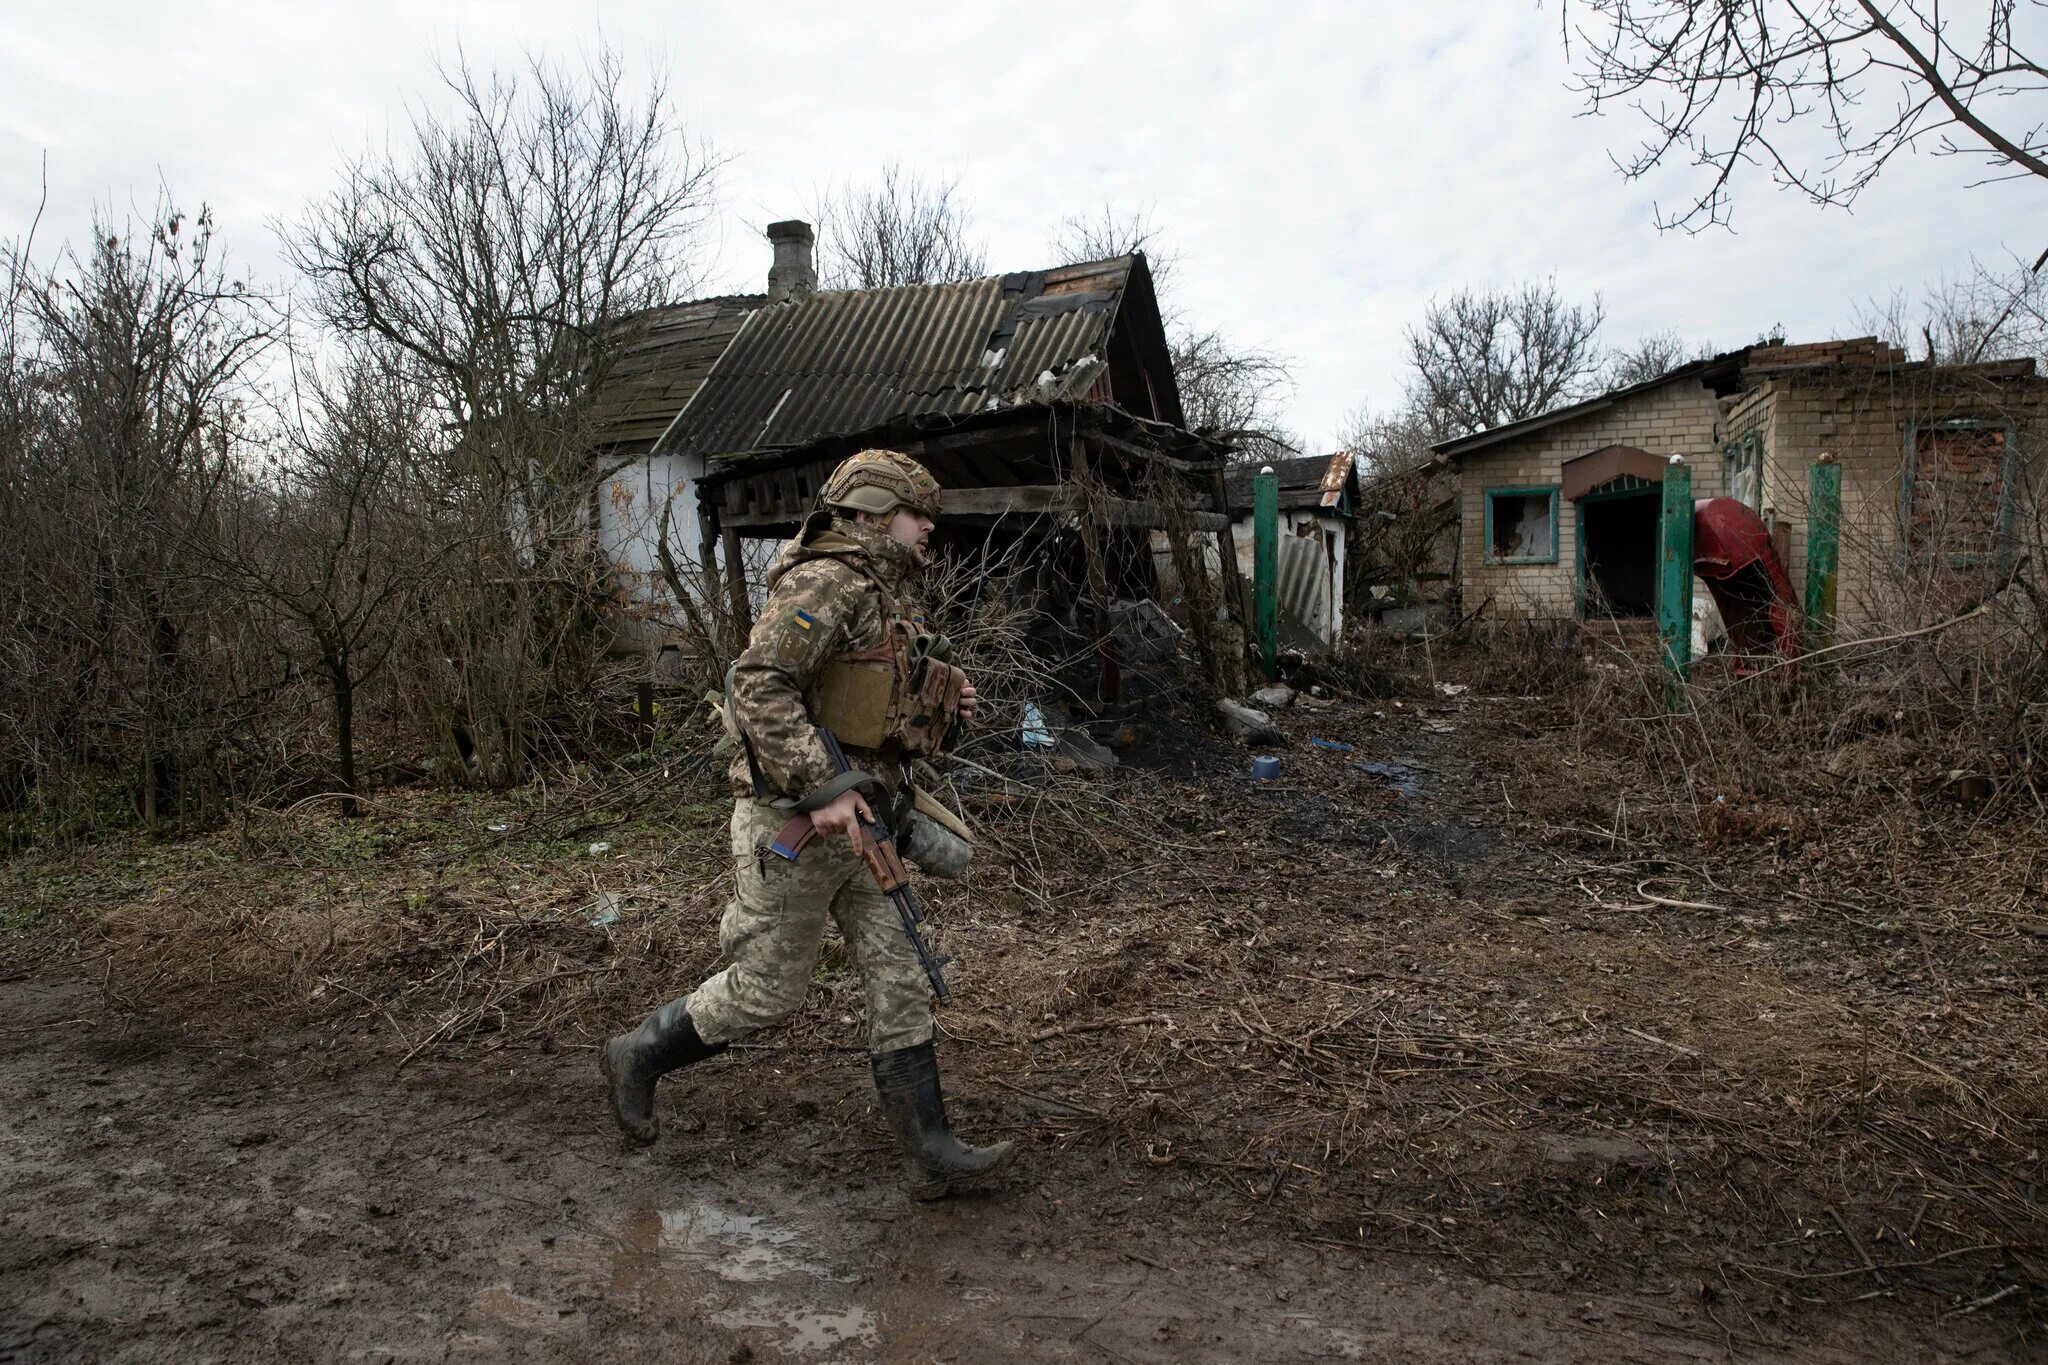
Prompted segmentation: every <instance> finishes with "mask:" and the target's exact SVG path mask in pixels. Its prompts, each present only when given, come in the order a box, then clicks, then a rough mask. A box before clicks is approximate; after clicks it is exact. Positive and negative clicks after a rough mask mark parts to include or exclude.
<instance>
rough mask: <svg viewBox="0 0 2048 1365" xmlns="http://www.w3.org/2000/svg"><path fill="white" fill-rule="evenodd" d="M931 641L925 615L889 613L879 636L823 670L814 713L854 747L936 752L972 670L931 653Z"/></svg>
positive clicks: (954, 716) (816, 688) (956, 716)
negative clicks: (927, 631) (967, 670)
mask: <svg viewBox="0 0 2048 1365" xmlns="http://www.w3.org/2000/svg"><path fill="white" fill-rule="evenodd" d="M930 642H931V637H930V636H929V635H927V634H926V633H925V630H924V618H922V617H919V616H905V615H903V614H902V613H900V612H891V613H889V614H888V616H887V618H886V622H885V624H884V626H883V630H882V638H881V640H880V641H879V642H878V643H876V644H874V645H871V646H869V647H867V648H865V649H851V650H847V651H844V652H842V653H840V654H836V655H834V656H833V657H832V658H831V659H830V660H828V661H827V662H826V664H825V666H824V668H822V669H821V670H819V674H818V678H817V682H816V683H815V685H814V687H813V689H812V696H811V718H812V719H813V720H815V721H816V722H817V723H818V724H819V725H821V726H823V727H824V728H825V729H827V730H830V731H831V732H832V733H833V734H834V735H836V736H838V738H839V742H840V743H841V744H844V745H846V746H848V747H850V748H855V749H884V748H888V747H891V746H895V747H898V748H900V749H901V750H902V752H904V753H905V754H909V755H912V756H917V755H926V754H935V753H937V752H938V751H939V749H940V747H941V746H942V745H944V744H945V742H946V735H947V732H948V731H950V730H951V729H952V728H953V726H954V724H955V723H956V722H957V721H958V720H959V718H960V692H961V689H962V688H963V687H964V686H965V685H966V682H967V675H966V674H965V673H963V672H961V671H960V670H959V669H957V668H955V667H953V665H951V664H949V663H946V662H945V661H944V660H942V659H938V658H934V657H932V652H931V650H930Z"/></svg>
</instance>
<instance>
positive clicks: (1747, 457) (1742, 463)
mask: <svg viewBox="0 0 2048 1365" xmlns="http://www.w3.org/2000/svg"><path fill="white" fill-rule="evenodd" d="M1721 459H1722V460H1723V461H1724V462H1725V463H1726V465H1727V468H1726V470H1725V472H1724V474H1723V478H1724V480H1725V481H1726V483H1727V487H1728V492H1729V495H1730V496H1731V497H1732V496H1733V495H1734V493H1735V490H1736V488H1737V487H1739V486H1740V485H1739V482H1738V481H1739V480H1740V479H1741V478H1742V476H1744V475H1745V474H1751V473H1753V474H1755V475H1756V492H1757V502H1756V506H1755V507H1753V508H1752V509H1751V510H1753V511H1762V510H1763V492H1764V435H1763V433H1762V432H1761V431H1750V432H1745V433H1743V434H1742V435H1741V436H1738V437H1736V438H1735V439H1734V440H1732V441H1730V442H1728V444H1726V445H1724V446H1722V447H1721Z"/></svg>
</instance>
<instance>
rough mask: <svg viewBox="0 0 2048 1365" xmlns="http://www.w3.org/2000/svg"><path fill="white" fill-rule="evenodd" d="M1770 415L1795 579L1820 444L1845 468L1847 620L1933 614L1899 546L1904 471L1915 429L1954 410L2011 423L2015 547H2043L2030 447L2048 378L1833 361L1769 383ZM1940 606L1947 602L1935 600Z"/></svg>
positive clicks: (1773, 462)
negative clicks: (1926, 609) (1923, 605)
mask: <svg viewBox="0 0 2048 1365" xmlns="http://www.w3.org/2000/svg"><path fill="white" fill-rule="evenodd" d="M1768 387H1769V388H1770V389H1771V390H1772V391H1773V393H1774V414H1775V416H1774V423H1773V432H1772V437H1771V443H1770V452H1769V462H1768V463H1767V465H1766V470H1767V478H1766V485H1765V487H1766V493H1765V504H1766V510H1767V512H1774V513H1775V514H1777V515H1779V516H1782V517H1784V518H1786V519H1787V520H1788V521H1790V522H1791V525H1792V537H1791V546H1792V554H1791V561H1792V562H1791V563H1790V564H1788V565H1787V566H1786V568H1787V571H1788V572H1789V573H1790V575H1791V578H1792V583H1793V586H1794V588H1795V589H1797V590H1801V591H1803V589H1804V584H1805V573H1806V546H1807V534H1806V532H1807V518H1808V507H1807V501H1808V500H1807V489H1808V486H1809V485H1808V478H1809V469H1810V467H1811V466H1812V464H1813V461H1814V460H1815V459H1816V458H1817V457H1818V456H1819V455H1820V453H1821V452H1822V451H1831V452H1833V453H1834V455H1835V458H1836V460H1837V462H1839V463H1840V464H1841V466H1842V560H1841V570H1840V577H1839V579H1838V580H1837V591H1836V603H1837V608H1838V611H1839V613H1840V615H1841V618H1842V620H1843V622H1844V623H1845V624H1846V625H1848V626H1850V627H1852V628H1859V629H1878V628H1882V627H1884V626H1886V625H1895V624H1898V623H1900V622H1901V621H1902V620H1915V619H1918V617H1919V616H1920V615H1924V614H1926V613H1925V612H1922V611H1920V610H1919V609H1918V605H1919V604H1917V603H1916V597H1918V596H1921V595H1924V593H1925V591H1926V589H1927V587H1928V584H1927V581H1926V574H1925V572H1924V570H1923V569H1922V568H1921V567H1920V566H1916V565H1914V564H1912V563H1911V562H1909V561H1907V560H1906V559H1905V557H1904V556H1902V554H1901V547H1902V538H1901V527H1900V519H1899V518H1900V506H1901V494H1902V492H1903V484H1904V480H1905V479H1906V478H1907V477H1908V469H1909V463H1908V460H1907V454H1906V452H1907V440H1908V432H1909V430H1910V429H1911V428H1912V427H1914V426H1915V425H1924V424H1927V423H1932V422H1938V421H1951V420H1977V421H1987V422H2000V423H2009V424H2010V425H2011V427H2012V429H2013V437H2012V439H2013V441H2014V444H2015V451H2016V455H2017V457H2018V459H2017V467H2018V471H2019V472H2018V477H2017V479H2016V480H2015V486H2014V488H2013V490H2012V496H2013V498H2014V500H2015V509H2014V513H2015V514H2014V519H2013V524H2014V528H2015V530H2016V531H2017V532H2018V533H2019V534H2018V539H2019V541H2020V544H2019V552H2020V553H2022V554H2026V553H2033V554H2034V555H2035V556H2036V558H2037V560H2038V559H2039V558H2040V557H2041V549H2042V535H2041V525H2040V521H2039V519H2038V517H2037V516H2036V515H2035V510H2036V509H2037V508H2038V507H2039V506H2040V495H2041V492H2042V479H2043V475H2044V472H2048V459H2043V458H2038V457H2037V456H2036V455H2035V453H2034V452H2032V451H2031V450H2030V448H2029V447H2030V446H2031V445H2032V444H2033V443H2034V442H2033V440H2031V439H2030V433H2032V432H2048V422H2044V420H2043V419H2044V418H2048V380H2042V379H2036V378H2032V377H2030V376H2025V375H2015V374H2012V373H2009V372H2002V371H2001V369H2000V367H1984V368H1983V370H1981V371H1980V372H1978V373H1974V374H1973V373H1970V372H1967V371H1966V372H1962V373H1960V374H1958V373H1956V372H1953V371H1951V372H1946V373H1943V372H1936V371H1930V370H1928V369H1927V368H1925V367H1923V366H1890V367H1869V368H1861V367H1855V366H1834V367H1829V368H1825V369H1817V370H1806V371H1781V372H1779V373H1777V374H1776V375H1774V376H1773V377H1772V378H1771V379H1770V380H1769V381H1768ZM1932 606H1933V609H1934V610H1935V611H1936V612H1937V613H1938V611H1939V607H1940V604H1939V603H1938V602H1937V603H1934V604H1932Z"/></svg>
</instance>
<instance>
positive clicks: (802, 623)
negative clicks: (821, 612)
mask: <svg viewBox="0 0 2048 1365" xmlns="http://www.w3.org/2000/svg"><path fill="white" fill-rule="evenodd" d="M796 623H797V625H798V626H799V627H800V628H802V629H804V630H809V629H810V628H811V627H812V626H814V625H816V624H817V623H818V618H817V617H815V616H813V615H811V614H810V613H809V612H807V611H805V610H804V609H803V608H802V607H798V608H797V609H796Z"/></svg>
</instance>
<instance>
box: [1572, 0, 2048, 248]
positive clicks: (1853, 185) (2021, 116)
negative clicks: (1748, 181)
mask: <svg viewBox="0 0 2048 1365" xmlns="http://www.w3.org/2000/svg"><path fill="white" fill-rule="evenodd" d="M1956 8H1957V7H1954V6H1950V7H1944V6H1943V5H1942V4H1941V0H1742V2H1741V3H1735V2H1734V0H1563V6H1562V21H1563V26H1564V31H1565V42H1566V50H1567V53H1568V54H1569V53H1571V52H1572V50H1573V43H1574V40H1576V43H1577V53H1578V56H1577V58H1576V61H1575V66H1576V72H1575V75H1576V77H1577V81H1578V89H1579V90H1580V91H1581V92H1582V93H1584V94H1585V96H1586V97H1587V100H1588V103H1589V104H1590V106H1591V108H1592V110H1593V112H1595V113H1599V112H1603V111H1604V110H1605V108H1606V106H1608V105H1610V104H1615V103H1622V104H1626V105H1628V106H1629V107H1631V108H1633V109H1634V110H1635V111H1636V112H1637V113H1638V114H1640V115H1641V116H1642V117H1643V118H1644V119H1645V120H1647V121H1648V123H1649V125H1650V128H1651V132H1650V135H1649V136H1648V137H1646V138H1645V139H1644V140H1643V141H1642V142H1641V143H1640V144H1639V145H1638V146H1637V147H1636V149H1635V150H1634V151H1633V152H1632V153H1630V154H1628V155H1626V156H1623V157H1621V158H1618V159H1617V161H1616V164H1617V166H1618V167H1619V168H1620V170H1621V172H1622V173H1623V174H1624V175H1625V176H1627V177H1628V178H1629V179H1631V180H1634V179H1638V178H1640V177H1642V176H1645V175H1647V174H1648V173H1649V172H1650V171H1652V170H1654V169H1655V168H1657V167H1658V166H1661V165H1663V164H1664V163H1665V162H1666V161H1667V160H1671V159H1679V158H1682V159H1685V160H1688V161H1689V162H1690V163H1691V164H1692V165H1694V166H1696V167H1698V168H1699V170H1700V173H1701V175H1702V176H1703V178H1704V188H1703V189H1702V190H1701V191H1700V192H1699V194H1698V195H1697V196H1695V197H1694V198H1692V199H1691V200H1690V201H1689V202H1688V203H1687V204H1686V205H1685V206H1684V207H1683V208H1681V209H1679V210H1677V211H1676V212H1671V213H1666V212H1663V211H1661V210H1660V211H1659V213H1658V219H1657V221H1658V225H1659V226H1660V227H1678V228H1683V229H1685V230H1687V231H1697V230H1699V229H1701V228H1704V227H1707V226H1709V225H1712V224H1722V225H1725V224H1726V223H1727V222H1728V220H1729V214H1730V210H1731V208H1732V199H1731V188H1732V185H1733V182H1734V179H1735V176H1736V174H1737V172H1738V170H1739V169H1740V168H1741V167H1743V166H1746V165H1761V166H1763V167H1765V168H1766V169H1767V170H1768V171H1769V173H1770V175H1771V177H1772V179H1773V180H1775V181H1776V182H1777V183H1778V184H1779V185H1781V186H1785V187H1788V188H1791V189H1794V190H1797V191H1798V192H1800V193H1802V194H1804V195H1806V196H1807V197H1808V198H1810V199H1812V200H1813V201H1814V202H1815V203H1818V204H1835V205H1844V206H1846V205H1848V204H1852V203H1854V202H1855V199H1856V196H1857V195H1858V194H1860V193H1862V191H1863V189H1864V187H1865V186H1867V185H1869V184H1870V182H1871V181H1872V180H1874V179H1876V178H1877V176H1878V175H1879V173H1881V172H1882V171H1883V170H1884V168H1885V166H1886V165H1887V164H1888V163H1889V162H1890V161H1891V159H1892V158H1893V157H1895V156H1897V155H1898V154H1899V153H1900V152H1905V151H1912V150H1917V149H1918V148H1920V147H1923V146H1926V145H1929V144H1932V146H1933V149H1934V151H1935V152H1936V154H1938V155H1939V154H1960V155H1968V156H1971V157H1973V158H1977V159H1980V160H1982V161H1983V162H1984V163H1985V164H1986V166H1987V167H1988V170H1989V175H1988V177H1987V178H1991V179H2000V178H2006V177H2008V176H2027V175H2031V176H2040V177H2043V178H2048V121H2043V119H2042V118H2041V114H2040V110H2039V104H2038V101H2039V98H2040V96H2041V95H2042V94H2043V93H2044V92H2048V69H2044V67H2043V65H2042V60H2043V57H2042V55H2039V54H2036V55H2030V54H2029V53H2028V52H2027V51H2025V50H2023V47H2022V45H2021V43H2020V42H2019V41H2017V37H2018V35H2016V33H2015V29H2016V28H2017V27H2018V25H2017V24H2016V23H2015V12H2016V11H2018V10H2021V9H2022V6H2020V5H2019V4H2018V3H2017V0H1988V3H1986V4H1983V5H1975V6H1970V7H1969V8H1970V11H1971V13H1970V14H1969V16H1968V17H1962V16H1959V15H1957V14H1956V13H1955V12H1954V11H1955V9H1956ZM2026 8H2033V7H2032V6H2028V7H2026ZM1575 11H1576V13H1575ZM2029 36H2030V37H2033V38H2036V39H2038V37H2039V35H2038V34H2032V35H2029Z"/></svg>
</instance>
